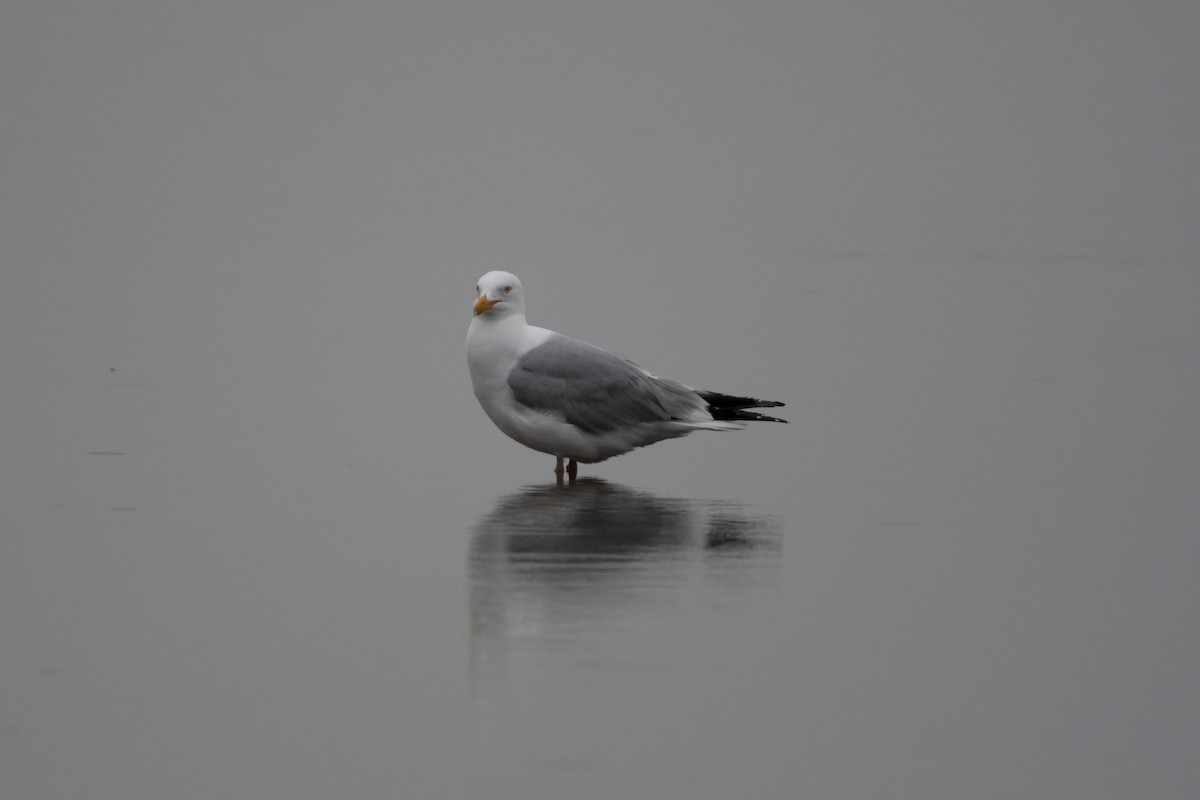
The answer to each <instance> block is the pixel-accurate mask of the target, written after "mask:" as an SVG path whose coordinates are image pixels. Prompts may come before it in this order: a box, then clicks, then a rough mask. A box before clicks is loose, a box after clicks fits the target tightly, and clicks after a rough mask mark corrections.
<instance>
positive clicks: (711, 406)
mask: <svg viewBox="0 0 1200 800" xmlns="http://www.w3.org/2000/svg"><path fill="white" fill-rule="evenodd" d="M475 294H476V297H477V299H476V300H475V315H474V317H473V318H472V320H471V327H470V329H469V330H468V331H467V365H468V367H469V368H470V371H471V386H472V388H473V389H474V390H475V397H476V398H478V399H479V404H480V405H481V406H483V410H484V411H485V412H487V415H488V416H489V417H490V418H491V420H492V422H494V423H495V424H496V427H497V428H499V429H500V430H501V431H503V432H504V433H506V434H508V435H509V436H510V437H512V438H513V439H515V440H517V441H518V442H520V443H521V444H523V445H525V446H526V447H530V448H532V449H534V450H538V451H540V452H543V453H548V454H550V455H552V456H554V457H555V458H556V459H557V461H556V464H555V468H554V473H555V475H557V476H558V480H559V482H560V483H561V482H562V476H563V460H564V459H567V460H568V462H569V463H568V464H567V467H566V473H567V475H569V476H570V479H571V480H572V481H574V480H575V476H576V473H577V470H578V466H577V464H578V462H583V463H585V464H592V463H595V462H597V461H603V460H605V459H606V458H612V457H613V456H618V455H621V454H622V453H628V452H629V451H630V450H633V449H634V448H637V447H645V446H646V445H649V444H654V443H655V442H659V441H662V440H663V439H672V438H675V437H678V436H686V435H687V434H689V433H691V432H692V431H696V430H709V431H728V430H738V429H740V428H742V427H744V426H745V424H746V422H748V421H751V420H761V421H766V422H787V420H783V419H779V418H777V417H769V416H767V415H765V414H760V413H758V412H756V411H750V410H748V409H752V408H772V407H777V406H782V405H783V403H780V402H776V401H771V400H757V399H755V398H753V397H738V396H735V395H728V394H720V393H718V392H709V391H702V390H699V389H693V388H691V387H690V386H685V385H683V384H682V383H678V382H676V381H672V380H668V379H666V378H659V377H656V376H655V375H652V374H650V373H649V372H647V371H646V370H644V369H642V368H641V367H639V366H638V365H636V364H634V363H633V362H631V361H627V360H625V359H624V358H621V357H620V356H618V355H615V354H614V353H610V352H608V351H607V350H601V349H600V348H599V347H594V346H592V345H590V344H585V343H583V342H579V341H576V340H575V339H571V338H568V337H566V336H563V335H562V334H561V333H555V332H554V331H551V330H547V329H546V328H538V327H535V326H533V325H530V324H528V323H527V322H526V321H525V292H524V289H522V287H521V281H519V280H518V279H517V276H516V275H513V274H512V273H510V272H489V273H487V274H486V275H484V276H483V277H482V278H480V279H479V283H478V284H477V285H476V287H475Z"/></svg>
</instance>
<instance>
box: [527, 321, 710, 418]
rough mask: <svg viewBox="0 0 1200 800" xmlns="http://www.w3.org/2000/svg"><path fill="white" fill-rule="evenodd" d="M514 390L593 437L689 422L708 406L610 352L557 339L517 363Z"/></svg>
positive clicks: (681, 387)
mask: <svg viewBox="0 0 1200 800" xmlns="http://www.w3.org/2000/svg"><path fill="white" fill-rule="evenodd" d="M508 385H509V388H511V389H512V392H513V396H514V397H515V398H516V400H517V402H518V403H521V404H522V405H525V406H528V407H529V408H535V409H538V410H539V411H548V412H552V413H557V414H561V415H562V416H563V418H564V419H565V420H566V421H567V422H569V423H571V424H572V425H575V426H577V427H579V428H581V429H582V430H584V431H587V432H588V433H604V432H605V431H612V430H617V429H620V428H624V427H628V426H631V425H636V424H639V423H647V422H666V421H668V420H672V419H689V418H691V417H692V416H693V415H694V414H695V413H696V412H697V411H703V410H704V407H705V403H704V401H703V400H701V399H700V397H699V396H698V395H697V394H696V392H694V391H693V390H691V389H689V388H688V387H686V386H684V385H683V384H681V383H676V382H675V381H670V380H664V379H662V378H654V377H651V376H649V375H647V374H646V373H645V372H644V371H642V369H641V368H640V367H638V366H637V365H636V364H633V363H632V362H630V361H626V360H625V359H623V358H621V357H620V356H617V355H614V354H613V353H610V352H608V351H607V350H601V349H600V348H599V347H593V346H592V345H590V344H584V343H583V342H578V341H575V340H574V339H569V338H567V337H565V336H557V337H555V338H553V339H551V340H550V341H548V342H546V343H545V344H542V345H539V346H538V347H535V348H533V349H532V350H530V351H529V352H528V353H526V354H525V355H523V356H521V357H520V358H518V359H517V363H516V366H515V367H514V368H513V371H512V372H511V373H510V374H509V376H508Z"/></svg>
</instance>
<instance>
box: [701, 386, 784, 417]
mask: <svg viewBox="0 0 1200 800" xmlns="http://www.w3.org/2000/svg"><path fill="white" fill-rule="evenodd" d="M696 394H698V395H700V398H701V399H702V400H704V402H705V403H707V404H708V413H710V414H712V417H713V419H715V420H759V421H762V422H787V420H786V419H779V417H768V416H767V415H766V414H759V413H758V412H757V411H747V410H746V409H748V408H778V407H780V406H782V405H783V403H780V402H778V401H776V400H757V399H755V398H753V397H734V396H733V395H731V394H721V393H720V392H702V391H697V392H696Z"/></svg>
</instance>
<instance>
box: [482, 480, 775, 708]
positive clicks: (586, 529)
mask: <svg viewBox="0 0 1200 800" xmlns="http://www.w3.org/2000/svg"><path fill="white" fill-rule="evenodd" d="M780 529H781V526H780V524H779V523H778V521H777V520H776V519H774V518H772V517H770V516H769V515H761V514H754V513H750V512H749V511H748V510H747V508H746V507H745V506H743V505H740V504H736V503H729V502H722V501H713V500H689V499H680V498H662V497H657V496H655V495H653V494H650V493H648V492H644V491H639V490H634V489H630V488H626V487H623V486H620V485H617V484H612V483H608V482H606V481H602V480H595V479H586V478H585V479H580V480H579V481H578V482H577V483H575V484H574V485H572V486H569V487H565V488H559V487H555V486H533V487H526V488H524V489H522V490H520V491H517V492H515V493H513V494H511V495H508V496H506V497H503V498H501V499H500V500H499V501H497V503H496V505H495V507H494V508H493V509H492V510H491V511H490V512H489V513H488V514H487V515H485V516H484V517H483V518H482V519H481V520H480V521H479V522H478V523H477V524H476V526H475V528H474V533H473V538H472V541H471V548H470V558H469V570H470V581H469V586H470V611H471V659H472V669H471V672H472V677H473V683H474V684H475V687H476V690H477V693H478V692H480V691H483V690H484V687H485V685H487V684H489V683H490V684H494V683H496V682H497V681H502V679H503V675H504V672H505V670H506V663H507V662H510V661H514V660H517V659H525V658H533V659H535V660H537V661H539V662H542V663H543V664H544V663H545V660H546V659H550V660H554V659H556V658H565V659H568V660H571V659H579V658H584V659H588V658H603V657H604V656H602V655H598V653H599V652H604V648H593V647H590V646H589V644H588V643H587V642H585V641H584V640H588V641H592V640H590V639H589V637H593V636H600V637H603V636H606V635H610V634H612V632H613V631H618V632H619V631H620V629H621V628H622V626H623V625H627V624H629V623H631V621H636V620H637V619H640V618H644V617H645V616H646V615H648V614H650V615H656V617H662V615H665V614H672V613H677V609H678V608H679V607H680V606H681V605H687V604H689V603H692V602H693V601H697V600H699V601H700V602H704V601H705V600H712V599H717V600H720V601H727V600H730V599H732V598H736V597H737V596H738V594H739V593H745V592H748V591H750V590H751V589H754V588H762V587H763V586H764V585H765V584H769V583H770V582H771V581H772V580H773V578H774V575H775V572H776V569H775V568H776V565H777V563H778V555H779V553H780V550H781V535H780ZM593 643H594V642H593Z"/></svg>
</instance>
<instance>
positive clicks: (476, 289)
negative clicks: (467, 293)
mask: <svg viewBox="0 0 1200 800" xmlns="http://www.w3.org/2000/svg"><path fill="white" fill-rule="evenodd" d="M475 294H479V287H478V286H476V287H475Z"/></svg>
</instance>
